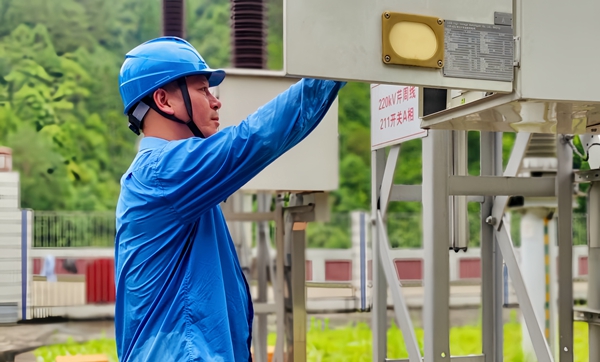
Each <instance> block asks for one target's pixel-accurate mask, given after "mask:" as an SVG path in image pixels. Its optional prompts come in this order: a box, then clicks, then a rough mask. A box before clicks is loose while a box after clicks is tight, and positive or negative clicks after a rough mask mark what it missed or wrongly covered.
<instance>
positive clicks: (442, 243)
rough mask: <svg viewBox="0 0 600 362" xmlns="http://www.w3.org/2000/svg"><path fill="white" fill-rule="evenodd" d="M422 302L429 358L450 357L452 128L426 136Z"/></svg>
mask: <svg viewBox="0 0 600 362" xmlns="http://www.w3.org/2000/svg"><path fill="white" fill-rule="evenodd" d="M422 142H423V182H422V185H423V195H422V199H423V250H424V255H425V263H424V284H425V300H424V305H423V315H424V316H423V329H424V332H425V341H424V352H425V353H424V354H425V361H426V362H445V361H449V360H450V311H449V305H450V278H449V274H450V273H449V269H450V258H449V255H448V254H449V247H448V246H449V245H450V215H449V212H450V209H449V207H450V206H449V193H448V176H449V165H448V151H449V150H450V131H441V130H430V131H429V135H428V136H427V137H425V138H424V139H423V141H422Z"/></svg>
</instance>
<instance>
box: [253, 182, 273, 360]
mask: <svg viewBox="0 0 600 362" xmlns="http://www.w3.org/2000/svg"><path fill="white" fill-rule="evenodd" d="M257 201H258V205H257V206H258V212H269V211H270V210H271V195H270V194H269V193H266V192H259V193H258V195H257ZM269 239H270V238H269V222H268V221H260V222H258V225H257V247H256V248H257V253H256V265H257V274H258V296H257V298H256V301H257V302H258V303H267V266H268V265H269V259H270V257H271V256H270V255H269V247H268V245H267V243H269V242H270V240H269ZM255 328H256V332H255V333H256V339H255V341H254V357H255V358H256V361H266V360H267V333H268V331H267V314H265V313H261V314H259V315H258V316H257V318H256V327H255Z"/></svg>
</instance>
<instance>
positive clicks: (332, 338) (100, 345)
mask: <svg viewBox="0 0 600 362" xmlns="http://www.w3.org/2000/svg"><path fill="white" fill-rule="evenodd" d="M574 328H575V329H574V334H575V341H574V353H575V361H576V362H584V361H587V360H588V327H587V324H585V323H582V322H575V327H574ZM416 335H417V340H418V343H419V345H420V347H421V353H423V330H422V329H416ZM275 340H276V336H275V334H274V333H271V334H269V337H268V343H269V345H274V344H275ZM306 350H307V357H308V358H307V360H308V361H310V362H337V361H340V362H342V361H343V362H348V361H352V362H367V361H371V351H372V350H371V330H370V329H369V326H368V325H367V324H365V323H357V324H355V325H347V326H345V327H341V328H330V327H329V321H328V320H327V319H324V320H322V319H316V318H311V323H310V327H309V329H308V332H307V346H306ZM450 352H451V354H452V355H453V356H461V355H469V354H481V326H478V325H474V326H462V327H454V328H452V329H451V330H450ZM34 353H35V355H36V357H37V362H54V360H55V358H56V356H62V355H67V354H69V355H75V354H96V353H104V354H106V355H107V356H108V357H109V359H110V361H111V362H118V359H117V355H116V347H115V341H114V339H108V338H102V339H98V340H93V341H89V342H86V343H75V342H73V341H72V340H71V341H68V342H67V343H64V344H57V345H52V346H47V347H41V348H38V349H37V350H35V351H34ZM407 357H408V352H407V351H406V347H405V345H404V342H403V339H402V333H401V332H400V330H399V329H398V328H397V327H396V326H395V325H392V327H391V328H390V329H389V330H388V358H407ZM504 360H505V361H511V362H526V361H528V359H525V357H524V356H523V351H522V349H521V325H520V324H519V323H518V322H517V321H516V320H513V321H510V322H508V323H506V324H505V325H504Z"/></svg>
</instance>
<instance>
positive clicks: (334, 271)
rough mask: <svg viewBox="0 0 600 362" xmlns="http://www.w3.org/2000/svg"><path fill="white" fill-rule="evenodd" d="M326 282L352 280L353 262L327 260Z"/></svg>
mask: <svg viewBox="0 0 600 362" xmlns="http://www.w3.org/2000/svg"><path fill="white" fill-rule="evenodd" d="M325 280H326V281H328V282H329V281H348V280H352V261H350V260H325Z"/></svg>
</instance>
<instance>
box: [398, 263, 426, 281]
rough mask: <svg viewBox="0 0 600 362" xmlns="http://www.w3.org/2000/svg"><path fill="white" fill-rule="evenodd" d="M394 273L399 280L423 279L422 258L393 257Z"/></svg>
mask: <svg viewBox="0 0 600 362" xmlns="http://www.w3.org/2000/svg"><path fill="white" fill-rule="evenodd" d="M394 264H396V274H397V275H398V279H400V280H422V279H423V260H422V259H395V260H394Z"/></svg>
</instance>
